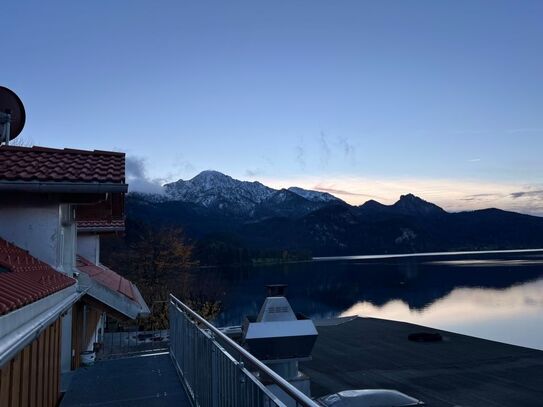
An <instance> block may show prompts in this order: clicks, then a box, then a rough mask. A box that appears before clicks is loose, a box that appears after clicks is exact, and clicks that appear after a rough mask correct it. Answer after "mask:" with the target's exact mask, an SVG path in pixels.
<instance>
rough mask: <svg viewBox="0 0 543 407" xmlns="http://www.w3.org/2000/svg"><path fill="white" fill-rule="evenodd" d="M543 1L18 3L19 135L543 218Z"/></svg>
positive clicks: (274, 182) (151, 159)
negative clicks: (22, 121) (23, 116)
mask: <svg viewBox="0 0 543 407" xmlns="http://www.w3.org/2000/svg"><path fill="white" fill-rule="evenodd" d="M542 22H543V1H539V0H537V1H528V0H523V1H521V2H519V1H496V0H492V1H474V0H470V1H454V2H439V1H383V0H375V1H360V0H356V1H340V2H339V1H315V0H305V1H295V0H284V1H268V2H257V1H254V0H253V1H237V0H230V1H215V2H209V1H181V0H176V1H135V0H126V1H119V0H116V1H73V0H72V1H51V2H50V1H47V2H44V1H15V2H4V4H2V24H0V34H1V38H2V57H1V60H2V63H1V65H0V79H1V81H0V84H1V85H3V86H7V87H9V88H11V89H12V90H14V91H15V92H16V93H17V94H18V95H19V96H20V97H21V99H22V100H23V102H24V103H25V106H26V110H27V124H26V127H25V130H24V131H23V133H22V135H21V137H20V139H21V140H23V142H24V143H25V144H34V145H41V146H50V147H72V148H82V149H101V150H110V149H112V150H120V151H125V152H126V153H127V155H128V164H129V165H128V167H129V168H128V169H129V171H130V174H129V175H130V178H129V180H130V181H131V182H133V185H134V186H138V185H139V186H140V187H142V186H149V184H152V183H155V184H156V183H160V182H162V183H163V182H166V181H172V180H177V179H179V178H183V179H187V178H191V177H193V176H194V175H196V174H197V173H198V172H200V171H201V170H205V169H215V170H218V171H221V172H224V173H227V174H229V175H231V176H233V177H235V178H239V179H244V180H259V181H261V182H263V183H265V184H267V185H269V186H274V187H288V186H292V185H297V186H301V187H306V188H315V189H320V190H327V191H329V192H331V193H334V194H335V195H337V196H339V197H340V198H342V199H345V200H347V201H349V202H350V203H362V202H364V201H366V200H368V199H372V198H373V199H376V200H378V201H381V202H383V203H392V202H394V201H395V200H397V199H398V197H399V195H400V194H404V193H408V192H412V193H414V194H416V195H418V196H421V197H422V198H424V199H426V200H430V201H432V202H435V203H437V204H439V205H441V206H443V207H444V208H445V209H447V210H451V211H456V210H463V209H473V208H482V207H499V208H503V209H511V210H517V211H521V212H525V213H532V214H539V215H543V154H542V153H543V23H542Z"/></svg>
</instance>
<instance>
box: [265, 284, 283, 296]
mask: <svg viewBox="0 0 543 407" xmlns="http://www.w3.org/2000/svg"><path fill="white" fill-rule="evenodd" d="M287 287H288V285H287V284H266V292H267V297H284V296H285V294H286V292H287Z"/></svg>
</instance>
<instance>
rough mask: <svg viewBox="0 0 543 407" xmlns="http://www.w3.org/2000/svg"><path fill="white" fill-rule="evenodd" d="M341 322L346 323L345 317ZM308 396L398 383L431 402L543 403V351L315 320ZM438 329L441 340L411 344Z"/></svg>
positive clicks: (377, 323) (366, 321) (391, 326)
mask: <svg viewBox="0 0 543 407" xmlns="http://www.w3.org/2000/svg"><path fill="white" fill-rule="evenodd" d="M345 321H346V322H345ZM317 330H318V332H319V337H318V339H317V343H316V344H315V347H314V349H313V353H312V356H313V359H312V360H311V361H308V362H302V363H300V369H301V370H302V372H304V373H305V374H307V375H308V376H309V377H310V379H311V395H312V396H313V397H319V396H322V395H325V394H330V393H335V392H338V391H342V390H347V389H375V388H383V389H396V390H399V391H401V392H403V393H406V394H408V395H410V396H412V397H415V398H418V399H421V400H423V401H424V402H426V403H427V405H429V406H432V407H438V406H444V407H449V406H450V407H452V406H523V407H524V406H525V407H530V406H533V407H536V406H541V405H543V374H542V372H543V351H539V350H534V349H528V348H523V347H520V346H513V345H507V344H503V343H499V342H494V341H489V340H484V339H479V338H474V337H470V336H466V335H460V334H455V333H451V332H446V331H442V330H437V329H430V328H427V327H423V326H420V325H414V324H408V323H404V322H396V321H389V320H383V319H375V318H354V319H351V320H349V319H347V320H340V321H338V324H336V325H333V324H330V323H328V324H327V325H326V326H324V325H321V326H319V325H318V326H317ZM416 332H439V333H440V334H441V335H442V337H443V341H441V342H423V343H421V342H412V341H409V340H408V338H407V337H408V335H409V334H411V333H416Z"/></svg>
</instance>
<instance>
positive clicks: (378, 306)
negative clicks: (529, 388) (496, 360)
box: [199, 251, 543, 349]
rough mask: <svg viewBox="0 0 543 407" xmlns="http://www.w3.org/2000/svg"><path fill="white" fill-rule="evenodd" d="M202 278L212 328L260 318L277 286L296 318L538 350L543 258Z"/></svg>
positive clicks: (262, 270)
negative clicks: (418, 328)
mask: <svg viewBox="0 0 543 407" xmlns="http://www.w3.org/2000/svg"><path fill="white" fill-rule="evenodd" d="M204 272H205V276H206V278H205V280H206V281H207V282H208V283H207V284H208V286H209V283H210V282H212V285H213V287H215V288H214V289H215V290H216V292H217V297H218V298H219V299H220V300H221V302H222V310H221V312H220V314H219V315H218V317H217V318H216V320H215V321H214V323H215V324H216V325H217V326H227V325H240V324H241V322H242V319H243V316H244V315H255V314H257V313H258V310H259V309H260V306H261V304H262V301H263V300H264V297H265V288H264V286H265V285H266V284H277V283H281V284H288V289H287V298H288V299H289V301H290V302H291V305H292V307H293V309H294V311H295V312H301V313H303V314H305V315H307V316H309V317H311V318H315V319H323V318H331V317H337V316H348V315H360V316H368V317H376V318H385V319H392V320H398V321H406V322H411V323H415V324H421V325H425V326H430V327H435V328H440V329H444V330H448V331H452V332H458V333H462V334H467V335H473V336H477V337H481V338H486V339H491V340H496V341H500V342H506V343H511V344H516V345H521V346H526V347H531V348H537V349H543V251H540V252H528V253H486V254H484V253H473V254H460V255H431V256H425V257H389V258H386V257H385V258H370V259H368V258H359V257H351V258H335V259H333V260H330V259H321V260H318V261H311V262H305V263H291V264H280V265H271V266H259V267H244V268H238V267H228V268H217V269H206V270H205V271H204V270H203V269H201V270H200V271H199V273H204ZM199 279H200V280H201V274H200V276H199Z"/></svg>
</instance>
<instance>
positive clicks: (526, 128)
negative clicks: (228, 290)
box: [505, 127, 543, 134]
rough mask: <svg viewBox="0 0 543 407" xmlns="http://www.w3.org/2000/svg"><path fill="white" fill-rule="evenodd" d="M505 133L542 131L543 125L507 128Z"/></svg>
mask: <svg viewBox="0 0 543 407" xmlns="http://www.w3.org/2000/svg"><path fill="white" fill-rule="evenodd" d="M505 132H506V133H510V134H515V133H543V127H520V128H517V129H508V130H506V131H505Z"/></svg>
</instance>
